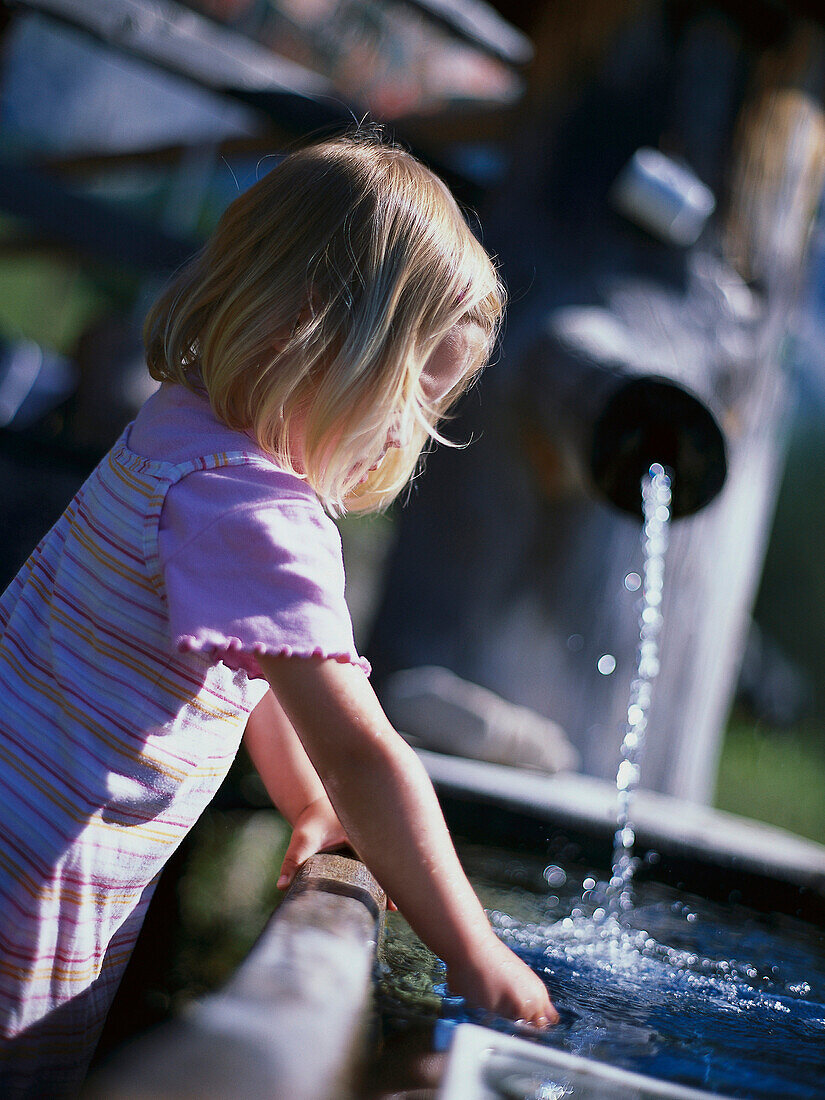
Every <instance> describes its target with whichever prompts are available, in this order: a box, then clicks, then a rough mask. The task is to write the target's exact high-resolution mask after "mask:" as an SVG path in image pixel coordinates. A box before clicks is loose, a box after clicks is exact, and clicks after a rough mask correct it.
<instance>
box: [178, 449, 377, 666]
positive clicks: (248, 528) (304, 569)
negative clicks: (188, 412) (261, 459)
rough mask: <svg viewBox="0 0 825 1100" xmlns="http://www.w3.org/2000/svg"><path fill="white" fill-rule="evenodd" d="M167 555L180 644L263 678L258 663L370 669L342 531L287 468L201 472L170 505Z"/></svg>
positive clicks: (186, 480) (180, 487)
mask: <svg viewBox="0 0 825 1100" xmlns="http://www.w3.org/2000/svg"><path fill="white" fill-rule="evenodd" d="M158 551H159V557H160V564H161V570H162V574H163V578H164V584H165V589H166V598H167V601H168V611H169V621H170V628H171V634H172V642H173V644H174V645H175V647H176V648H177V649H178V650H180V651H181V652H203V653H205V654H207V655H208V656H209V657H210V658H211V659H212V660H213V661H223V662H224V664H226V665H228V666H229V667H230V668H233V669H243V670H244V671H245V672H247V673H248V674H249V675H250V676H252V677H262V676H263V671H262V670H261V667H260V665H259V664H258V661H257V659H256V658H257V655H259V654H262V653H269V654H273V655H282V656H296V657H311V656H319V657H330V658H334V659H335V660H338V661H343V662H348V663H351V664H356V665H358V666H359V667H361V668H362V669H363V670H364V671H365V672H366V673H367V675H369V671H370V669H369V664H368V663H367V662H366V661H365V660H364V659H363V658H361V657H359V656H358V653H357V652H356V649H355V643H354V641H353V635H352V622H351V620H350V615H349V610H348V608H347V604H346V600H345V598H344V565H343V560H342V556H341V539H340V536H339V534H338V529H337V528H336V526H335V524H334V523H333V522H332V520H331V519H330V518H329V517H328V516H327V515H326V514H325V513H324V511H323V509H322V508H321V505H320V503H319V502H318V500H317V498H316V497H315V495H314V493H313V492H312V491H311V490H310V489H309V488H308V487H307V486H306V485H305V484H304V483H303V482H302V481H301V480H300V479H299V478H296V477H295V476H294V475H291V474H287V473H284V472H283V471H280V470H278V469H277V468H274V467H273V468H272V470H268V469H262V468H260V467H257V466H253V467H250V466H243V465H241V466H226V467H221V468H219V469H217V470H208V471H199V472H197V473H193V474H190V475H188V476H187V477H185V478H183V479H182V480H181V481H179V482H177V483H176V484H175V485H173V486H172V487H171V488H170V489H169V491H168V493H167V497H166V501H165V503H164V507H163V513H162V515H161V523H160V529H159V533H158Z"/></svg>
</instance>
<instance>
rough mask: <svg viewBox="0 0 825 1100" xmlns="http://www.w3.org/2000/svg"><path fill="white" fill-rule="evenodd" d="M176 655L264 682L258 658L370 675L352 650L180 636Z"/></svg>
mask: <svg viewBox="0 0 825 1100" xmlns="http://www.w3.org/2000/svg"><path fill="white" fill-rule="evenodd" d="M177 649H178V652H179V653H203V654H205V655H206V656H208V657H210V658H211V660H212V661H213V662H214V663H217V662H218V661H223V663H224V664H225V665H227V666H228V667H229V668H231V669H235V670H238V669H242V670H243V671H244V672H245V673H246V674H247V675H248V676H250V677H251V678H252V679H262V680H265V679H266V676H265V674H264V671H263V669H262V668H261V666H260V664H259V663H258V657H260V656H263V655H266V656H269V657H323V658H324V659H326V660H331V661H338V662H339V663H340V664H349V665H356V666H357V667H358V668H360V669H361V670H362V671H363V672H364V674H365V675H366V676H369V675H370V673H371V672H372V668H371V667H370V663H369V661H367V660H366V659H365V658H364V657H360V656H359V655H358V653H356V651H355V650H354V649H352V650H345V651H341V652H330V651H328V650H325V649H323V648H322V647H321V646H315V647H314V648H312V649H303V648H299V647H296V646H291V645H266V644H265V643H264V642H252V643H249V642H243V641H241V639H240V638H234V637H214V638H196V637H195V636H194V635H192V634H183V635H181V637H179V638H178V639H177Z"/></svg>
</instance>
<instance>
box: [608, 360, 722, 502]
mask: <svg viewBox="0 0 825 1100" xmlns="http://www.w3.org/2000/svg"><path fill="white" fill-rule="evenodd" d="M653 462H659V463H661V464H662V465H663V466H665V467H668V468H669V470H670V471H671V472H672V475H673V515H674V517H678V516H688V515H692V514H693V513H694V512H698V511H699V509H700V508H704V507H705V505H706V504H708V503H709V502H710V501H711V500H713V498H714V497H715V496H716V494H717V493H718V492H719V490H720V489H721V488H722V485H723V484H724V481H725V475H726V473H727V455H726V451H725V440H724V437H723V435H722V431H721V429H720V427H719V425H718V423H717V421H716V418H715V417H714V415H713V414H712V413H711V411H710V410H709V409H708V407H707V406H706V405H705V404H704V403H703V402H702V401H700V400H699V398H697V397H694V396H693V394H691V393H689V392H688V391H687V390H685V389H683V388H682V387H681V386H679V385H677V384H676V383H674V382H671V381H669V380H668V379H666V378H655V377H647V378H635V379H632V380H630V381H628V382H627V384H626V385H623V386H621V387H619V389H617V390H616V391H615V393H613V394H612V395H611V397H610V399H609V400H608V402H607V404H606V405H605V408H604V409H603V410H602V412H601V414H600V416H599V418H598V420H597V421H596V424H595V426H594V430H593V442H592V450H591V458H590V463H591V474H592V477H593V480H594V482H595V484H596V485H597V487H598V488H599V489H600V491H601V492H602V493H604V495H605V496H606V497H607V498H608V500H610V501H611V502H612V503H613V504H614V505H616V507H617V508H620V509H621V510H622V511H624V512H629V513H631V514H632V515H634V516H640V515H641V509H642V505H641V491H640V484H641V479H642V477H643V476H644V474H645V473H646V472H647V470H648V469H649V468H650V465H651V463H653Z"/></svg>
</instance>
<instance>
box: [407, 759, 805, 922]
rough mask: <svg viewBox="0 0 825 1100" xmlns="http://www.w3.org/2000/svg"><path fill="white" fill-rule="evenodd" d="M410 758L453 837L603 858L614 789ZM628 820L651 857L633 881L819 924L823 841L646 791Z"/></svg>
mask: <svg viewBox="0 0 825 1100" xmlns="http://www.w3.org/2000/svg"><path fill="white" fill-rule="evenodd" d="M418 755H419V756H420V758H421V760H422V762H423V764H424V766H425V768H426V769H427V772H428V773H429V776H430V778H431V779H432V781H433V783H434V785H435V788H436V791H437V792H438V795H439V798H440V800H441V803H442V808H443V809H444V813H445V816H446V817H447V820H448V823H449V824H450V826H451V828H452V829H453V831H454V832H455V833H457V834H458V835H459V836H462V837H464V838H465V839H467V840H469V841H479V842H484V843H487V844H490V845H495V844H501V845H502V846H504V847H506V846H510V845H515V846H517V847H521V848H524V847H530V848H532V850H533V851H535V852H537V854H545V853H547V854H553V851H554V849H553V846H552V843H551V842H552V841H553V839H554V838H557V837H558V835H559V834H565V835H566V836H567V837H568V838H569V841H570V843H569V844H568V845H567V849H568V850H567V852H566V853H565V855H566V856H567V857H568V858H571V859H573V860H574V861H578V860H584V861H587V860H599V861H600V862H602V863H603V862H604V860H605V859H607V860H609V858H610V855H611V853H612V841H613V834H614V832H615V829H616V815H617V795H616V788H615V786H614V784H612V783H608V782H607V781H605V780H601V779H595V778H593V777H591V776H586V775H580V774H577V773H573V772H560V773H557V774H555V775H547V774H544V773H540V772H537V771H528V770H526V769H521V768H513V767H505V766H504V765H499V764H488V763H485V762H482V761H476V760H466V759H461V758H459V757H452V756H446V755H442V754H440V753H435V752H429V751H425V750H418ZM632 818H633V823H634V827H635V831H636V846H635V848H636V852H637V854H638V855H640V856H644V855H645V853H646V852H649V851H652V852H654V853H655V855H656V858H655V859H654V860H652V861H645V862H644V863H643V866H642V867H641V868H640V875H641V876H643V877H646V878H652V879H655V880H657V881H662V882H667V883H669V884H673V885H676V886H679V887H680V888H683V889H685V890H688V891H690V892H692V893H696V894H701V895H702V896H704V897H708V898H710V899H711V900H722V901H735V902H742V903H743V904H745V905H748V906H751V907H752V908H754V909H758V910H760V911H763V912H779V913H785V914H788V915H791V916H798V917H801V918H802V919H805V920H812V921H823V920H825V845H822V844H817V843H816V842H814V841H812V840H807V839H805V838H803V837H799V836H796V835H794V834H793V833H790V832H787V831H785V830H783V829H778V828H775V827H773V826H770V825H766V824H764V823H762V822H758V821H752V820H750V819H749V818H744V817H739V816H737V815H735V814H730V813H724V812H722V811H721V810H715V809H713V808H711V807H709V806H703V805H699V804H697V803H694V802H686V801H683V800H681V799H678V798H673V797H671V796H669V795H663V794H658V793H655V792H653V791H646V790H639V791H637V792H636V794H635V795H634V800H633V809H632ZM542 844H543V845H544V848H543V850H542ZM548 845H549V846H548Z"/></svg>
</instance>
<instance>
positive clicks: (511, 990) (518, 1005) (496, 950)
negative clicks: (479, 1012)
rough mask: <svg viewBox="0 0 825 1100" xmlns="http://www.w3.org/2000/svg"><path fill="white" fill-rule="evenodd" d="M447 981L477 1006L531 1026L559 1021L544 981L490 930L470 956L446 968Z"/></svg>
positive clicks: (541, 1025) (453, 989)
mask: <svg viewBox="0 0 825 1100" xmlns="http://www.w3.org/2000/svg"><path fill="white" fill-rule="evenodd" d="M447 984H448V986H449V989H450V991H451V992H454V993H458V994H459V995H460V996H461V997H464V998H465V1000H467V1002H468V1003H469V1004H471V1005H473V1006H475V1007H476V1008H481V1009H484V1010H485V1011H487V1012H494V1013H495V1014H496V1015H498V1016H506V1017H507V1018H508V1019H510V1020H516V1021H518V1022H519V1023H524V1024H530V1025H532V1026H533V1027H539V1028H542V1027H548V1026H549V1025H551V1024H557V1023H558V1022H559V1014H558V1012H557V1011H556V1009H555V1007H554V1005H553V1002H552V1001H551V1000H550V996H549V994H548V992H547V989H546V988H545V985H544V982H542V980H541V978H539V976H538V975H537V974H535V973H534V972H533V971H532V970H531V969H530V967H529V966H527V965H526V963H523V962H522V961H521V959H520V958H519V957H518V956H517V955H515V954H513V952H512V951H511V950H510V949H509V948H508V947H505V945H504V944H503V943H502V942H501V940H499V939H497V938H496V936H495V935H494V934H493V933H491V940H490V941H488V943H487V944H485V945H484V947H483V948H481V949H479V950H478V951H474V952H473V956H472V959H469V960H465V961H463V962H460V963H456V964H453V965H451V966H448V968H447Z"/></svg>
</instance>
